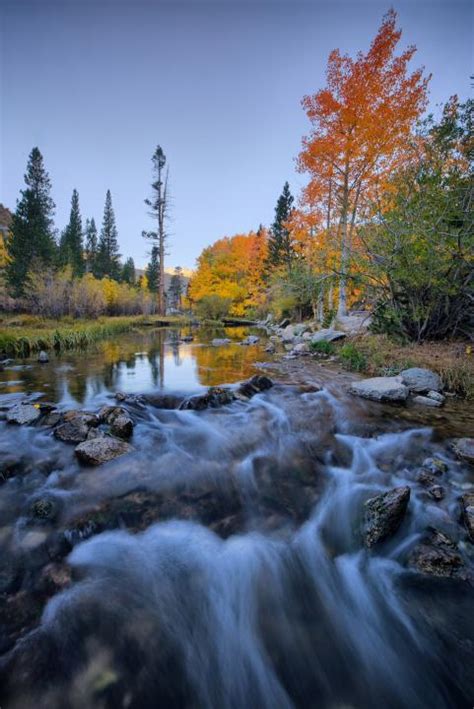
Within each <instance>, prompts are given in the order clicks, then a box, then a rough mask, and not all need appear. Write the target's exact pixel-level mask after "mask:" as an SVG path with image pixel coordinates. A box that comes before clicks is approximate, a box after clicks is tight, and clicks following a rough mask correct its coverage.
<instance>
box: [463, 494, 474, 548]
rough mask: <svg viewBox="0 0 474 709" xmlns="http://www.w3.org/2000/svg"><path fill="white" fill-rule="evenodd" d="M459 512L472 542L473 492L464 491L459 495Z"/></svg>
mask: <svg viewBox="0 0 474 709" xmlns="http://www.w3.org/2000/svg"><path fill="white" fill-rule="evenodd" d="M461 512H462V518H463V520H464V524H465V525H466V529H467V531H468V533H469V536H470V538H471V541H473V542H474V492H466V494H465V495H463V496H462V497H461Z"/></svg>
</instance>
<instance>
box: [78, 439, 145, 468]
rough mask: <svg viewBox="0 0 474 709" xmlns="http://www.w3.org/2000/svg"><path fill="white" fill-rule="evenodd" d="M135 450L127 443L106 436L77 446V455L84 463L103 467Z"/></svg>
mask: <svg viewBox="0 0 474 709" xmlns="http://www.w3.org/2000/svg"><path fill="white" fill-rule="evenodd" d="M133 450H134V448H133V447H132V446H131V445H130V444H129V443H126V442H125V441H121V440H119V439H118V438H111V437H110V436H104V437H103V438H102V437H100V438H93V439H91V440H87V441H84V442H83V443H80V444H79V445H78V446H76V450H75V453H76V455H77V457H78V458H79V460H80V461H81V462H82V463H87V464H88V465H102V464H103V463H107V462H108V461H109V460H113V459H114V458H118V457H119V456H121V455H125V454H126V453H130V452H131V451H133Z"/></svg>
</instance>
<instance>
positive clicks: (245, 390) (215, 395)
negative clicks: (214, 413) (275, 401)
mask: <svg viewBox="0 0 474 709" xmlns="http://www.w3.org/2000/svg"><path fill="white" fill-rule="evenodd" d="M272 386H273V382H272V380H271V379H269V378H268V377H265V376H263V375H261V374H256V375H255V376H254V377H252V378H251V379H249V380H248V381H246V382H242V384H241V385H240V386H239V387H237V389H230V388H229V387H211V388H210V389H208V390H207V391H206V392H205V393H204V394H196V395H195V396H190V397H189V398H187V399H185V400H184V401H183V402H182V403H181V404H180V407H179V408H180V409H182V410H191V411H203V410H204V409H209V408H212V409H215V408H218V407H220V406H225V405H226V404H231V403H232V402H233V401H236V400H238V399H250V398H252V396H255V394H258V393H260V392H262V391H265V390H266V389H270V388H271V387H272Z"/></svg>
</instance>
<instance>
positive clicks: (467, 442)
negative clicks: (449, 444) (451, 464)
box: [453, 438, 474, 465]
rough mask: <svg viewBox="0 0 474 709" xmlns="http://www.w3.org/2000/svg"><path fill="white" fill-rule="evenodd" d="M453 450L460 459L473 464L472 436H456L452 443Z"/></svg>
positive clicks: (473, 447)
mask: <svg viewBox="0 0 474 709" xmlns="http://www.w3.org/2000/svg"><path fill="white" fill-rule="evenodd" d="M453 450H454V452H455V454H456V456H457V457H458V458H459V459H460V460H463V461H465V462H466V463H471V465H474V438H458V439H457V440H456V441H454V443H453Z"/></svg>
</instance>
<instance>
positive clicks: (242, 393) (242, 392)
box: [236, 374, 273, 399]
mask: <svg viewBox="0 0 474 709" xmlns="http://www.w3.org/2000/svg"><path fill="white" fill-rule="evenodd" d="M272 386H273V382H272V380H271V379H270V378H269V377H265V376H264V375H263V374H256V375H255V376H254V377H252V378H251V379H249V380H248V381H246V382H242V384H241V385H240V386H239V387H238V389H237V391H236V395H237V397H238V398H241V397H244V398H246V399H250V398H252V396H254V395H255V394H258V393H259V392H261V391H266V390H267V389H271V388H272Z"/></svg>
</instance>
